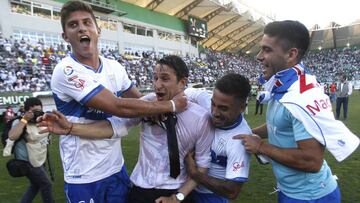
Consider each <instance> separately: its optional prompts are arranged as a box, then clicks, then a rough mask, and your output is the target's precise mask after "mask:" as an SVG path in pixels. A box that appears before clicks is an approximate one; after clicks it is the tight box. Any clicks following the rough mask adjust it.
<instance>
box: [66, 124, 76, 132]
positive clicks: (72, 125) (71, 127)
mask: <svg viewBox="0 0 360 203" xmlns="http://www.w3.org/2000/svg"><path fill="white" fill-rule="evenodd" d="M73 127H74V123H71V126H70V129H69V131H68V132H67V133H66V135H70V133H71V131H72V129H73Z"/></svg>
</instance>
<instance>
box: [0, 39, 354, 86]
mask: <svg viewBox="0 0 360 203" xmlns="http://www.w3.org/2000/svg"><path fill="white" fill-rule="evenodd" d="M68 50H69V49H67V47H66V46H65V45H64V44H53V45H52V46H47V45H45V43H43V42H42V41H41V40H40V41H39V42H38V43H37V44H31V43H30V41H29V40H26V39H22V40H20V41H17V40H14V39H12V38H10V39H5V38H3V37H2V36H1V35H0V92H9V91H23V92H26V91H48V90H50V80H51V74H52V70H53V68H54V67H55V65H56V64H57V62H58V61H60V60H61V59H62V58H63V57H65V56H66V55H67V54H68V53H69V51H68ZM101 54H102V55H103V56H105V57H107V58H111V59H115V60H117V61H119V62H120V63H121V64H122V65H123V66H124V67H125V68H126V70H127V72H128V74H129V77H130V79H131V80H132V81H133V82H135V84H136V85H137V86H138V87H140V88H146V87H149V86H151V79H152V72H153V67H154V65H155V64H156V60H157V59H159V58H161V57H162V56H163V55H157V54H155V53H154V52H149V51H148V52H140V51H139V52H135V53H134V52H131V53H130V52H125V53H124V54H123V55H121V54H120V53H119V51H118V50H112V49H101ZM359 54H360V50H358V49H356V48H344V49H330V50H320V51H313V52H310V53H308V56H307V57H306V59H305V61H304V63H305V64H306V65H307V66H308V68H309V70H310V71H311V72H313V73H314V74H315V75H317V77H318V80H319V82H321V83H330V82H332V81H336V80H337V74H338V73H346V74H347V75H348V77H350V80H351V79H353V78H351V77H354V76H359V75H360V72H359V67H360V58H359V57H357V56H359ZM184 61H185V62H186V63H187V65H188V67H189V69H190V76H189V83H202V84H204V85H205V86H212V85H213V83H214V82H215V80H216V79H217V78H219V77H221V76H222V75H224V74H226V73H229V72H236V73H240V74H243V75H245V76H246V77H248V78H249V80H250V82H251V83H252V84H256V83H257V79H258V77H259V75H260V74H261V66H260V65H259V63H258V62H256V60H255V59H254V57H249V56H248V55H245V54H244V55H243V54H231V53H219V52H213V51H211V50H205V53H204V54H201V57H189V56H186V57H184Z"/></svg>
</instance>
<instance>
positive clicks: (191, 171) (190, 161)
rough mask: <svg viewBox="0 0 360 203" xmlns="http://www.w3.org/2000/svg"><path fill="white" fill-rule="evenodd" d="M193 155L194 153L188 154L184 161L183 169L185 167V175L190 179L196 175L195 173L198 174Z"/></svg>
mask: <svg viewBox="0 0 360 203" xmlns="http://www.w3.org/2000/svg"><path fill="white" fill-rule="evenodd" d="M194 155H195V152H194V151H192V152H189V153H188V154H187V155H186V156H185V159H184V162H185V167H186V173H187V174H188V175H189V176H190V177H191V178H192V177H193V176H195V175H196V173H197V172H198V170H197V167H196V163H195V160H194Z"/></svg>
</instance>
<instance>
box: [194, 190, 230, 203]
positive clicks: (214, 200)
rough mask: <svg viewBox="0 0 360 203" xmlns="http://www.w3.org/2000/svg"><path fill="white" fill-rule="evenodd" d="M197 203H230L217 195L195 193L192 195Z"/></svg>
mask: <svg viewBox="0 0 360 203" xmlns="http://www.w3.org/2000/svg"><path fill="white" fill-rule="evenodd" d="M191 195H192V197H193V199H194V200H195V202H196V203H228V202H229V200H228V199H226V198H225V197H222V196H220V195H217V194H215V193H200V192H197V191H194V192H192V193H191Z"/></svg>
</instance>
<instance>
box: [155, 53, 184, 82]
mask: <svg viewBox="0 0 360 203" xmlns="http://www.w3.org/2000/svg"><path fill="white" fill-rule="evenodd" d="M157 63H158V64H160V65H167V66H169V67H170V68H172V69H174V71H175V73H176V79H177V80H178V81H179V80H180V79H183V78H187V77H189V69H188V67H187V65H186V63H185V62H184V61H183V60H182V59H181V58H180V57H178V56H175V55H169V56H165V57H164V58H162V59H160V60H159V61H158V62H157Z"/></svg>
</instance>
